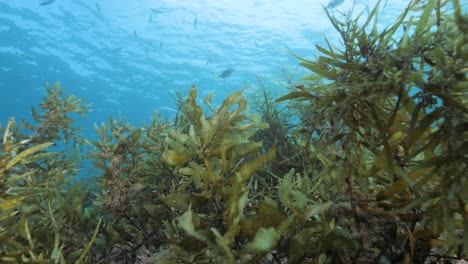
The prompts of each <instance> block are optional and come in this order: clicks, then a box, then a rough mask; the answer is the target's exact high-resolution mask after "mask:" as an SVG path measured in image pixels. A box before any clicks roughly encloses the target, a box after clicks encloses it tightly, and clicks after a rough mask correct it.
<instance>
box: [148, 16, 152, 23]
mask: <svg viewBox="0 0 468 264" xmlns="http://www.w3.org/2000/svg"><path fill="white" fill-rule="evenodd" d="M151 21H153V15H150V17H149V19H148V25H149V24H151Z"/></svg>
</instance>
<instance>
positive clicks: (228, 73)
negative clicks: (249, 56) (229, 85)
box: [217, 68, 234, 79]
mask: <svg viewBox="0 0 468 264" xmlns="http://www.w3.org/2000/svg"><path fill="white" fill-rule="evenodd" d="M233 72H234V69H231V68H229V69H226V70H224V71H223V72H221V73H220V74H219V75H218V76H217V78H221V79H226V78H227V77H229V76H231V75H232V73H233Z"/></svg>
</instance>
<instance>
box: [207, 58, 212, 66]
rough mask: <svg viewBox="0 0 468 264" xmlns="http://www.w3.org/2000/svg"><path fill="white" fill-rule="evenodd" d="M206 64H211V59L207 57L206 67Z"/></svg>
mask: <svg viewBox="0 0 468 264" xmlns="http://www.w3.org/2000/svg"><path fill="white" fill-rule="evenodd" d="M208 64H213V61H212V60H211V57H208V59H207V60H206V65H208Z"/></svg>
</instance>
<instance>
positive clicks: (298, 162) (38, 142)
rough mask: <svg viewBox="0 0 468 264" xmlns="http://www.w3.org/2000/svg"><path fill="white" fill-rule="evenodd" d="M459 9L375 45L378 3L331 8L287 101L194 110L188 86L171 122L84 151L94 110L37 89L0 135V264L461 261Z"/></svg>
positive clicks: (436, 13) (103, 129)
mask: <svg viewBox="0 0 468 264" xmlns="http://www.w3.org/2000/svg"><path fill="white" fill-rule="evenodd" d="M462 10H463V6H461V5H460V2H459V1H458V0H427V1H420V0H415V1H411V2H410V3H409V5H408V7H407V8H406V9H405V10H403V12H402V14H401V15H400V16H399V17H397V18H395V21H394V23H393V24H392V25H390V26H388V27H386V28H383V29H382V28H380V27H381V26H380V25H379V17H378V15H379V14H380V11H381V9H379V4H377V6H375V8H373V9H372V10H371V11H370V13H369V15H368V17H366V18H365V17H361V16H363V14H360V15H353V13H351V12H349V13H342V14H337V15H335V14H333V13H330V11H329V10H327V9H325V12H327V15H328V18H329V19H330V21H331V24H332V25H333V27H334V29H335V30H336V31H337V33H338V36H339V38H340V43H339V44H338V45H334V44H332V43H331V41H329V40H327V39H326V41H325V43H326V45H324V46H319V45H317V46H316V50H317V51H318V54H319V55H317V56H316V57H315V58H314V59H305V58H301V57H298V56H296V55H294V54H292V55H293V56H296V57H297V58H298V60H299V64H300V65H301V66H302V67H303V68H304V69H305V70H307V71H308V76H306V77H305V78H302V79H300V80H297V79H295V78H293V75H292V73H288V72H286V73H285V79H284V80H283V82H281V83H282V84H283V85H284V86H285V88H286V91H287V92H286V93H285V94H284V95H281V96H275V95H274V94H273V92H272V91H271V90H270V89H269V87H268V84H267V81H265V80H264V79H260V81H259V84H258V86H257V88H256V90H255V92H254V93H253V95H252V96H251V97H249V98H248V97H246V96H245V95H244V89H248V88H244V89H241V90H239V91H237V92H234V93H232V94H230V95H228V96H227V97H226V98H225V100H224V101H223V103H222V104H221V105H220V106H215V105H213V104H212V96H213V95H208V96H207V97H205V98H204V99H203V105H200V104H199V103H198V102H199V98H198V94H197V93H198V90H197V88H196V87H195V86H193V87H192V88H191V89H190V90H189V92H188V93H187V94H183V93H182V92H178V93H177V94H176V95H175V96H174V99H175V103H176V105H177V108H178V112H177V115H176V118H175V119H174V120H170V121H168V120H163V119H162V118H161V117H160V116H159V115H158V114H157V113H155V114H154V116H153V119H152V122H151V123H150V124H145V125H141V126H140V127H135V126H133V125H130V124H128V123H127V122H125V120H124V119H117V120H116V119H114V118H112V117H110V119H109V121H108V122H107V123H106V122H103V123H101V124H96V125H95V130H96V133H97V137H96V138H95V139H90V138H85V137H84V136H83V135H82V134H81V133H80V127H79V126H77V124H76V123H77V122H79V120H75V119H74V117H76V115H75V114H79V115H80V116H82V117H83V118H84V117H86V113H87V112H88V111H89V109H90V106H89V105H86V104H84V101H83V99H80V98H76V97H75V96H73V95H66V91H65V89H64V88H63V87H62V86H61V85H60V84H59V83H57V84H55V85H53V86H48V85H47V86H46V95H45V97H44V99H43V102H41V103H40V104H39V105H38V107H37V106H36V107H33V108H32V118H33V121H31V122H27V121H22V122H17V121H15V119H14V118H11V119H10V120H9V121H8V122H7V123H6V125H5V126H0V134H1V138H0V148H1V150H0V155H1V156H0V262H2V263H108V262H109V263H110V262H112V263H447V262H450V261H457V260H459V261H461V260H463V259H466V258H467V257H468V234H467V233H466V230H467V228H468V219H467V217H468V204H467V202H468V192H467V191H466V190H468V183H467V177H466V171H467V161H468V153H467V150H468V140H467V139H468V133H467V127H468V115H467V114H468V107H467V93H468V82H467V75H466V74H467V69H468V65H467V62H466V58H467V57H468V54H467V53H468V50H467V46H466V43H467V37H466V36H468V34H467V33H468V32H467V31H468V22H467V16H466V14H465V13H463V12H462ZM272 59H273V58H272ZM250 89H252V88H250ZM249 102H250V104H249ZM78 125H79V123H78ZM57 146H64V147H63V148H65V150H63V148H59V147H57ZM83 149H88V151H83ZM83 162H90V163H91V164H92V166H93V170H91V172H90V175H89V177H88V178H86V179H83V180H81V181H76V180H75V177H76V175H78V173H79V169H80V168H81V167H82V166H83ZM460 263H462V262H460Z"/></svg>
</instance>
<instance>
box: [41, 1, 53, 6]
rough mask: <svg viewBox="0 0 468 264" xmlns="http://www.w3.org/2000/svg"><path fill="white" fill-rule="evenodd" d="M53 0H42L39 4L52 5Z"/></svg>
mask: <svg viewBox="0 0 468 264" xmlns="http://www.w3.org/2000/svg"><path fill="white" fill-rule="evenodd" d="M53 2H55V0H46V1H42V2H41V3H40V4H39V5H40V6H45V5H50V4H52V3H53Z"/></svg>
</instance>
